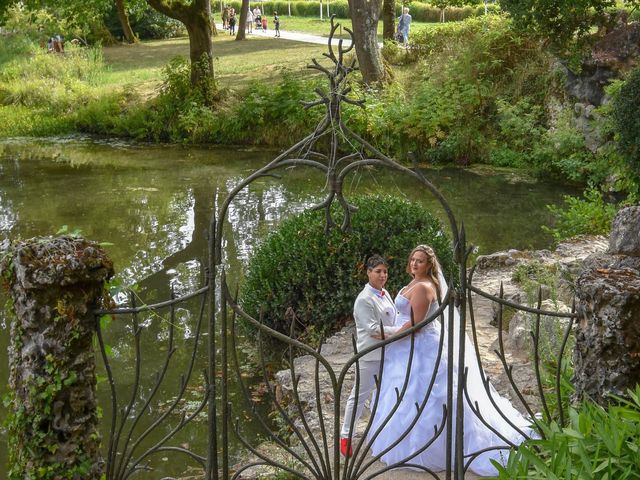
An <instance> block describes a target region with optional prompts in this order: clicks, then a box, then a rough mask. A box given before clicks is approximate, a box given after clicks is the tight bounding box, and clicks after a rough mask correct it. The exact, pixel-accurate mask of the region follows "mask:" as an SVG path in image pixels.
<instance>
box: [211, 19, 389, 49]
mask: <svg viewBox="0 0 640 480" xmlns="http://www.w3.org/2000/svg"><path fill="white" fill-rule="evenodd" d="M327 25H329V24H327ZM216 27H217V28H218V31H219V32H224V31H225V30H223V29H222V24H221V23H220V24H216ZM327 30H328V28H327ZM274 35H275V30H274V29H273V28H272V27H271V26H270V27H269V28H268V30H267V31H266V32H263V31H262V30H258V29H256V28H255V27H254V28H253V33H247V38H251V37H273V36H274ZM280 38H282V39H284V40H294V41H296V42H305V43H316V44H319V45H327V43H328V42H329V38H328V37H323V36H321V35H313V34H311V33H302V32H289V31H287V30H280ZM339 41H340V39H339V38H334V39H333V41H332V42H331V43H332V44H333V45H338V42H339ZM343 45H344V46H345V47H348V46H349V45H351V39H344V41H343ZM380 45H381V46H382V44H380Z"/></svg>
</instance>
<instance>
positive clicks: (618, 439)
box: [496, 386, 640, 480]
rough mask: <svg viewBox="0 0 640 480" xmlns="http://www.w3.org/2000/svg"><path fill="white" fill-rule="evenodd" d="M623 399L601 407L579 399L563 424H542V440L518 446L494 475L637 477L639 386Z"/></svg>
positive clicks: (592, 479)
mask: <svg viewBox="0 0 640 480" xmlns="http://www.w3.org/2000/svg"><path fill="white" fill-rule="evenodd" d="M628 393H629V399H622V398H616V399H614V402H615V403H614V404H611V405H609V407H608V408H606V409H605V408H603V407H602V406H600V405H597V404H596V403H593V402H590V401H585V402H583V403H582V404H581V405H579V406H578V407H577V408H571V409H569V424H568V425H566V426H563V425H558V423H556V422H551V423H549V424H542V428H543V433H544V437H545V438H544V439H538V440H531V441H529V442H527V443H525V444H524V445H521V446H520V447H519V448H518V449H517V450H516V451H515V452H514V453H512V454H511V456H510V457H509V461H508V463H507V465H506V466H505V467H503V466H501V465H497V464H496V467H497V468H498V471H499V476H498V478H499V479H503V480H515V479H531V480H542V479H545V480H547V479H567V480H572V479H589V480H613V479H616V480H618V479H638V478H640V473H639V472H640V451H639V450H640V447H639V445H640V386H638V387H636V389H635V391H629V392H628Z"/></svg>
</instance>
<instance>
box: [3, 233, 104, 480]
mask: <svg viewBox="0 0 640 480" xmlns="http://www.w3.org/2000/svg"><path fill="white" fill-rule="evenodd" d="M2 246H3V247H5V249H4V251H3V252H2V254H1V255H0V260H1V262H0V275H1V278H2V280H3V284H4V286H5V287H6V288H7V289H8V290H9V293H10V295H11V298H12V300H13V305H14V310H15V318H13V319H12V322H11V343H10V347H9V370H10V373H9V386H10V389H11V391H12V394H11V395H12V398H11V405H10V407H9V408H10V410H11V414H10V418H9V435H8V443H9V465H8V467H9V468H8V471H9V473H8V478H9V479H16V480H17V479H20V480H22V479H25V478H51V479H62V478H66V479H74V480H75V479H77V480H93V479H95V480H98V479H100V477H101V475H102V474H103V470H104V461H103V460H102V458H101V454H100V437H99V434H98V413H97V404H96V373H95V356H94V352H93V346H92V340H93V335H94V333H95V322H94V317H93V315H92V313H91V311H92V310H93V309H94V308H96V307H97V304H98V302H99V300H100V298H101V296H102V292H103V288H104V282H105V280H107V279H108V278H109V277H111V276H112V275H113V265H112V262H111V261H110V260H109V259H108V258H107V256H106V254H105V252H104V251H103V250H102V249H101V248H100V247H99V246H98V245H97V244H96V243H93V242H89V241H87V240H85V239H82V238H78V237H72V236H63V237H56V238H53V237H43V238H33V239H30V240H27V241H23V242H17V243H15V244H14V245H12V246H9V245H7V244H6V243H5V245H2ZM0 250H2V249H1V248H0Z"/></svg>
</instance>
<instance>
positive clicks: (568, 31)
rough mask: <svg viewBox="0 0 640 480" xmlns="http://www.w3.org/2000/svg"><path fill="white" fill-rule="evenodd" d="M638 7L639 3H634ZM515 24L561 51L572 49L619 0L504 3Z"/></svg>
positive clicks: (507, 0)
mask: <svg viewBox="0 0 640 480" xmlns="http://www.w3.org/2000/svg"><path fill="white" fill-rule="evenodd" d="M627 3H633V4H637V3H638V0H633V1H632V2H627ZM500 6H501V7H502V9H503V10H505V11H506V12H508V13H509V14H510V15H511V17H512V18H513V23H514V25H515V26H516V27H517V28H519V29H522V30H526V31H529V32H531V33H535V34H537V35H539V36H541V37H543V38H545V39H547V40H548V41H549V42H550V44H551V45H552V46H553V47H555V48H556V49H557V50H560V51H563V50H567V49H571V48H572V47H573V46H575V44H577V43H580V41H581V40H583V39H584V38H585V36H587V35H588V34H589V31H590V29H591V28H592V27H593V26H594V25H595V24H596V23H597V22H598V21H599V19H602V18H603V17H604V14H605V12H606V11H607V9H611V8H614V7H615V6H616V0H500Z"/></svg>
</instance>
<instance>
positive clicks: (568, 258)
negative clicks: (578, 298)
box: [241, 236, 608, 480]
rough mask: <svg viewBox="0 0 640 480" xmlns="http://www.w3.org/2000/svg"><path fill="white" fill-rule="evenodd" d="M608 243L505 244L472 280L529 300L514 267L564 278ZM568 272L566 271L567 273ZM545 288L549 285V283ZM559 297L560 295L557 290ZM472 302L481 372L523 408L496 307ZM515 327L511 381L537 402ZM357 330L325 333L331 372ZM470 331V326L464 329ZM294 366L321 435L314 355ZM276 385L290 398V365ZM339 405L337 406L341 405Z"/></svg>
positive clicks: (325, 404) (402, 474)
mask: <svg viewBox="0 0 640 480" xmlns="http://www.w3.org/2000/svg"><path fill="white" fill-rule="evenodd" d="M607 247H608V241H607V239H606V238H604V237H599V236H598V237H579V238H575V239H572V240H570V241H567V242H563V243H561V244H559V245H558V247H557V248H556V249H555V250H554V251H549V250H538V251H519V250H508V251H503V252H496V253H494V254H491V255H486V256H481V257H479V258H478V259H477V269H476V272H475V275H474V280H473V285H474V286H475V287H477V288H479V289H481V290H483V291H485V292H487V293H490V294H494V295H497V294H498V293H499V291H500V288H501V285H502V288H503V290H504V295H505V298H509V299H511V300H512V301H513V300H515V299H518V298H519V299H521V301H522V303H525V304H526V303H528V302H527V301H526V300H525V298H526V297H527V292H525V291H524V289H523V286H522V284H521V283H520V282H518V281H516V279H518V278H519V274H518V272H519V271H520V270H522V269H523V266H524V267H528V266H530V265H534V264H535V265H542V266H547V267H553V268H554V269H555V268H557V269H558V271H560V272H563V277H564V278H574V277H575V276H576V275H577V274H578V272H579V271H580V268H581V265H582V262H583V261H584V259H585V258H587V257H588V256H589V255H591V254H593V253H598V252H603V251H605V250H606V249H607ZM565 274H566V276H565ZM547 294H549V290H548V289H547ZM559 297H563V295H559ZM472 299H473V304H474V309H473V310H474V317H475V326H476V329H475V334H476V339H477V346H478V352H479V354H480V357H481V359H482V363H483V368H484V370H485V373H486V374H487V375H488V376H489V377H490V378H491V382H492V384H493V385H494V386H495V388H496V390H497V391H498V392H499V393H500V394H501V395H503V396H506V397H507V398H509V399H510V400H511V401H512V402H513V403H514V405H515V406H516V407H517V408H518V409H520V410H521V411H523V406H522V404H521V402H520V401H519V400H518V398H517V395H516V393H515V391H514V390H513V388H512V386H511V384H510V382H509V380H508V378H507V375H506V374H505V372H504V369H503V367H502V364H501V362H500V360H499V359H498V358H497V356H496V354H495V353H494V350H495V349H496V348H498V346H497V341H498V329H497V328H496V327H495V326H494V323H495V318H496V312H495V308H494V307H493V305H492V303H491V302H490V301H489V300H487V299H485V298H482V297H480V296H478V295H477V294H473V295H472ZM560 303H562V302H561V300H559V299H558V300H557V301H556V303H555V305H556V306H557V308H558V309H559V310H562V309H563V307H562V306H560ZM512 327H513V328H511V329H508V330H507V331H506V332H505V333H504V335H505V338H506V340H505V349H506V354H507V355H506V359H507V362H508V363H509V364H510V365H513V375H514V379H515V382H516V384H517V386H518V388H519V390H520V392H521V393H522V394H523V397H524V398H525V400H526V401H527V403H529V404H531V405H534V406H535V405H539V399H538V393H537V387H536V380H535V373H534V370H533V365H532V363H531V352H530V351H528V350H527V348H523V345H525V343H522V336H523V333H524V334H525V335H526V336H528V332H523V331H522V328H520V327H521V325H520V324H517V322H515V321H514V322H513V325H512ZM354 333H355V329H354V325H353V323H351V324H348V325H347V326H346V327H345V328H343V329H342V330H341V331H340V332H338V333H337V334H335V335H334V336H332V337H330V338H329V339H327V341H326V342H325V343H324V344H323V345H322V346H321V350H320V351H321V353H322V355H323V357H324V358H325V359H326V361H327V362H328V363H329V364H330V365H331V367H332V369H333V371H334V372H336V373H337V372H340V370H341V369H342V368H343V366H344V364H345V363H346V362H347V360H348V359H349V358H351V356H352V355H353V347H352V336H353V335H354ZM468 333H469V334H470V335H471V334H472V332H471V331H469V332H468ZM294 368H295V373H296V376H297V377H298V378H299V381H298V384H297V389H296V392H297V395H298V397H299V398H300V402H301V405H302V406H303V412H304V416H305V420H306V422H307V424H308V425H309V430H310V431H311V432H312V434H313V436H314V437H316V438H318V439H319V438H322V431H321V426H320V419H319V416H318V412H317V410H316V406H317V405H318V402H317V397H316V386H315V378H316V377H315V376H316V373H315V372H316V360H315V359H314V358H313V357H312V356H309V355H307V356H302V357H298V358H296V359H295V360H294ZM319 381H320V383H319V384H320V395H319V398H320V402H319V404H320V405H321V406H322V419H323V421H324V424H325V425H326V426H328V427H327V437H328V438H327V441H328V442H329V443H330V442H331V441H332V437H331V426H332V425H333V421H334V416H333V404H334V400H335V399H334V394H333V390H332V388H331V382H330V379H329V376H328V375H327V373H326V372H323V371H322V369H321V373H320V376H319ZM353 381H354V372H353V369H352V370H351V371H350V372H349V373H348V374H347V377H346V382H345V386H344V389H343V394H342V402H344V400H345V398H346V396H347V395H348V392H349V390H350V388H351V385H352V383H353ZM275 385H276V392H277V398H278V400H279V401H282V402H283V403H284V404H287V403H289V402H291V404H292V405H293V404H294V402H293V397H294V390H293V389H294V387H293V381H292V377H291V370H289V369H287V370H281V371H279V372H277V373H276V375H275ZM342 410H343V407H342V408H341V411H342ZM366 422H367V417H366V415H364V416H363V418H362V419H361V420H360V424H359V425H358V426H357V430H358V431H359V432H362V431H363V430H364V428H365V427H366ZM296 425H297V426H298V427H300V428H302V422H301V421H300V417H299V416H298V418H297V420H296ZM261 448H264V449H265V450H266V451H268V452H269V454H270V455H273V456H274V458H277V459H280V460H282V455H281V454H279V453H278V451H277V449H276V448H274V446H273V445H270V444H264V445H262V447H261ZM382 467H383V465H382V464H381V463H379V462H376V463H374V465H372V466H371V468H370V471H371V472H375V471H377V470H379V469H380V468H382ZM270 474H273V470H271V469H269V468H268V467H261V468H258V467H255V468H253V469H249V470H248V471H246V472H245V473H243V475H242V477H241V478H243V479H247V480H248V479H257V478H269V475H270ZM426 477H427V475H426V474H418V473H415V472H406V471H394V472H393V473H387V474H384V475H382V476H380V477H378V478H383V479H394V480H409V479H420V478H426ZM466 478H469V479H473V478H478V477H477V476H474V475H471V474H469V475H468V476H467V477H466Z"/></svg>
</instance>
